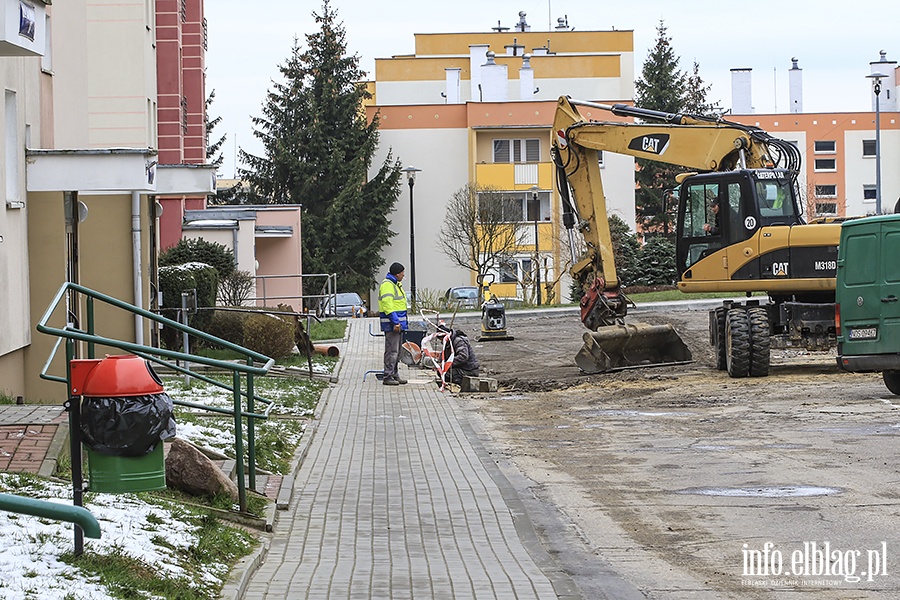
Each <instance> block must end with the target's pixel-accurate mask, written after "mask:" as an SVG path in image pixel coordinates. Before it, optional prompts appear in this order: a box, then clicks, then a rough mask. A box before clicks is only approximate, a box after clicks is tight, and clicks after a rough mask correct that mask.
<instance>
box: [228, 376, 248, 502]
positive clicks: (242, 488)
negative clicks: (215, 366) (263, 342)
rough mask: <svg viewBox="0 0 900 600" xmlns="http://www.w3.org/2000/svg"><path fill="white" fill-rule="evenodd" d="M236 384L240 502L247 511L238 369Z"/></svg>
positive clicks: (235, 430) (234, 383)
mask: <svg viewBox="0 0 900 600" xmlns="http://www.w3.org/2000/svg"><path fill="white" fill-rule="evenodd" d="M232 383H233V385H234V454H235V460H236V463H235V468H236V469H237V485H238V504H239V505H240V507H241V512H247V490H246V487H247V482H246V481H244V435H243V431H242V429H243V418H242V416H241V413H242V411H241V374H240V373H238V372H237V371H235V372H234V375H233V376H232Z"/></svg>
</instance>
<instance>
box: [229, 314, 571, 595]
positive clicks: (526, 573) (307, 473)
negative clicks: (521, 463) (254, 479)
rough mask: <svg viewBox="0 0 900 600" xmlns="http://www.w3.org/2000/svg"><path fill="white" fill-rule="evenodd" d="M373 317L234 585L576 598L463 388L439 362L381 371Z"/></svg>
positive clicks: (272, 590)
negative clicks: (393, 382) (283, 502)
mask: <svg viewBox="0 0 900 600" xmlns="http://www.w3.org/2000/svg"><path fill="white" fill-rule="evenodd" d="M371 323H376V324H375V326H374V329H375V330H376V331H377V321H375V320H374V319H359V320H351V321H350V331H349V339H348V341H347V344H346V345H345V348H344V353H343V356H342V358H341V366H340V372H339V382H338V383H337V384H336V385H334V386H332V387H331V388H330V389H329V390H327V391H326V392H325V395H324V396H323V399H322V401H321V402H320V406H319V410H318V412H317V421H316V425H315V428H314V430H313V433H312V434H311V437H310V438H309V439H308V440H307V443H308V448H307V450H306V452H305V454H306V456H305V458H304V459H303V460H302V462H301V464H300V467H299V471H298V473H297V476H296V479H295V485H294V488H293V496H292V498H291V499H290V501H289V504H287V506H286V507H287V511H286V512H283V513H281V514H280V515H279V517H278V520H277V522H276V525H275V528H274V531H273V534H272V537H271V539H270V540H268V541H267V543H266V545H265V547H264V548H263V549H262V550H261V551H260V552H259V553H258V554H257V555H256V556H255V557H253V558H251V559H248V561H247V562H246V563H245V564H244V565H243V567H242V568H244V569H246V570H245V572H244V577H243V579H241V577H240V573H238V574H237V577H236V578H234V577H233V582H232V583H231V584H229V586H226V590H225V592H224V594H223V595H224V597H226V598H247V599H251V600H255V599H276V598H277V599H279V600H283V599H286V598H291V599H294V598H347V599H350V598H385V599H397V598H516V599H520V598H521V599H524V598H536V599H539V598H558V597H567V598H569V597H575V596H576V594H574V593H573V589H574V588H573V586H572V585H571V581H570V580H569V579H568V578H567V577H565V576H564V575H562V574H561V573H560V572H558V571H556V570H555V563H554V562H553V561H552V560H551V559H550V558H549V557H548V555H546V553H545V552H544V551H543V549H542V548H541V547H540V544H539V543H538V542H537V537H536V535H535V533H534V529H533V527H532V526H531V523H530V521H529V520H528V517H527V515H525V514H524V511H523V510H522V509H521V506H520V505H516V504H515V502H513V503H512V505H510V504H509V503H508V499H509V498H511V497H512V496H514V493H513V494H511V493H510V490H511V486H510V484H509V482H508V481H506V480H505V478H504V477H503V475H502V474H501V473H500V471H499V469H498V468H497V467H496V465H494V464H493V463H492V461H491V460H490V458H489V457H488V455H487V453H486V452H484V449H483V448H481V447H480V444H479V443H478V441H477V439H476V437H475V435H474V433H473V432H472V431H471V428H469V427H468V426H467V425H465V423H464V422H465V416H464V414H463V412H462V410H461V407H460V405H459V403H458V402H459V400H458V398H457V397H455V396H453V395H452V394H449V393H442V392H441V391H440V390H439V389H438V387H437V386H436V385H435V384H434V383H433V374H431V373H430V372H428V371H424V370H417V369H410V370H409V371H408V372H404V374H405V376H406V377H407V378H408V379H409V380H410V382H409V384H408V385H403V386H396V387H391V386H384V385H382V383H381V381H379V380H378V379H377V378H376V377H375V376H374V373H372V372H373V371H378V370H380V365H381V360H382V353H383V348H384V342H383V338H382V337H377V336H373V335H371V329H372V327H371ZM526 545H527V546H528V549H526ZM533 555H534V556H533ZM235 580H236V582H235Z"/></svg>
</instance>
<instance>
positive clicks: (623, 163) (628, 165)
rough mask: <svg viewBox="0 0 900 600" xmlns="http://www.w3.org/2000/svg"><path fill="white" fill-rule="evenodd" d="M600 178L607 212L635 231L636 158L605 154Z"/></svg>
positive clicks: (611, 153) (610, 153)
mask: <svg viewBox="0 0 900 600" xmlns="http://www.w3.org/2000/svg"><path fill="white" fill-rule="evenodd" d="M600 178H601V179H602V181H603V193H604V195H605V196H606V212H607V213H608V214H609V215H617V216H618V217H620V218H621V219H622V220H623V221H625V223H627V224H628V227H629V228H631V230H632V231H634V230H635V226H636V223H637V216H636V214H635V210H634V157H633V156H625V155H624V154H616V153H614V152H604V153H603V166H602V167H600ZM560 220H562V219H561V218H560Z"/></svg>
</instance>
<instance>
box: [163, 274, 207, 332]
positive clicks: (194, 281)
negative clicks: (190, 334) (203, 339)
mask: <svg viewBox="0 0 900 600" xmlns="http://www.w3.org/2000/svg"><path fill="white" fill-rule="evenodd" d="M217 286H218V274H217V273H216V270H215V269H214V268H212V267H210V266H209V265H205V264H201V263H188V264H185V265H179V266H169V267H161V268H160V269H159V287H160V290H161V291H162V294H163V303H162V304H163V315H164V316H166V317H169V318H170V319H175V320H176V321H180V319H179V318H178V315H179V312H178V310H177V309H180V308H181V294H182V292H187V291H190V290H192V289H193V290H197V307H198V308H203V307H207V308H211V307H213V306H215V301H216V287H217ZM211 312H212V311H203V310H201V311H198V312H197V313H196V314H194V315H191V316H190V317H189V318H188V325H190V326H191V327H193V328H194V329H199V330H200V331H209V326H210V323H211V322H212V314H211ZM161 335H162V339H163V341H164V342H165V343H166V347H168V348H170V349H177V348H180V347H181V335H179V333H178V332H177V331H176V330H174V329H172V328H171V327H164V328H163V331H162V334H161Z"/></svg>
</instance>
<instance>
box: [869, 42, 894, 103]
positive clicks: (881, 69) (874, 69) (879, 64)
mask: <svg viewBox="0 0 900 600" xmlns="http://www.w3.org/2000/svg"><path fill="white" fill-rule="evenodd" d="M878 54H879V59H878V60H877V61H873V62H870V63H869V66H870V67H871V70H870V72H871V73H884V74H885V75H887V77H885V78H884V79H882V80H881V94H879V96H878V108H879V109H880V110H881V111H896V110H898V108H897V107H898V104H897V61H896V60H888V59H887V52H885V51H884V50H882V51H880V52H879V53H878ZM869 95H870V96H871V97H872V111H873V112H874V111H875V89H874V87H873V88H872V90H871V91H870V92H869Z"/></svg>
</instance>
